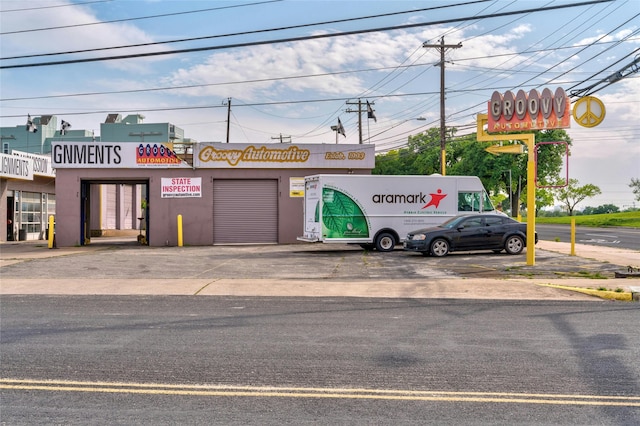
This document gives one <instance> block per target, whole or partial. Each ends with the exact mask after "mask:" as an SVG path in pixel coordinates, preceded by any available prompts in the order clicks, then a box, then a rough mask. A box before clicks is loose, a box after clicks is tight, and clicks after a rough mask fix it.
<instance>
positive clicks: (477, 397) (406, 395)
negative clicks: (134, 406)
mask: <svg viewBox="0 0 640 426" xmlns="http://www.w3.org/2000/svg"><path fill="white" fill-rule="evenodd" d="M0 389H7V390H10V389H12V390H41V391H49V392H95V393H126V394H144V395H181V396H218V397H260V398H267V397H270V398H336V399H378V400H402V401H437V402H476V403H477V402H479V403H512V404H515V403H518V404H547V405H590V406H624V407H640V396H628V397H626V396H615V395H612V396H608V395H574V394H540V393H510V392H448V391H417V390H396V389H360V388H353V389H351V388H345V389H342V388H304V387H300V388H297V387H274V386H231V385H176V384H151V383H120V382H83V381H64V380H58V381H56V380H51V381H48V380H29V379H0Z"/></svg>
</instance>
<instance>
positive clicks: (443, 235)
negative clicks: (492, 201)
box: [404, 214, 538, 257]
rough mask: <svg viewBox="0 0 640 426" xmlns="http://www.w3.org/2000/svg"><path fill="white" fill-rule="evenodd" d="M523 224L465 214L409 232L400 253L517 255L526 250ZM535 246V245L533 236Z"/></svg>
mask: <svg viewBox="0 0 640 426" xmlns="http://www.w3.org/2000/svg"><path fill="white" fill-rule="evenodd" d="M526 241H527V224H526V223H521V222H518V221H517V220H514V219H511V218H510V217H507V216H504V215H498V214H466V215H461V216H456V217H454V218H451V219H449V220H448V221H446V222H444V223H443V224H441V225H439V226H436V227H433V228H425V229H419V230H417V231H413V232H410V233H409V234H408V235H407V238H406V239H405V241H404V249H405V250H408V251H416V252H420V253H422V254H423V255H425V256H428V255H432V256H438V257H441V256H446V255H447V254H448V253H450V252H452V251H461V250H465V251H467V250H493V251H494V252H495V253H500V252H501V251H502V250H505V251H506V252H507V253H509V254H520V253H522V250H523V249H524V248H525V246H526ZM535 242H536V243H537V242H538V234H537V233H536V236H535Z"/></svg>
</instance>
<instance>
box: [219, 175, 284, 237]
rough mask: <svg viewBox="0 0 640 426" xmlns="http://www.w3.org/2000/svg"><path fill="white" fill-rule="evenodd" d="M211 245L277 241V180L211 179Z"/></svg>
mask: <svg viewBox="0 0 640 426" xmlns="http://www.w3.org/2000/svg"><path fill="white" fill-rule="evenodd" d="M213 242H214V244H240V243H277V242H278V181H277V180H242V179H224V180H214V181H213Z"/></svg>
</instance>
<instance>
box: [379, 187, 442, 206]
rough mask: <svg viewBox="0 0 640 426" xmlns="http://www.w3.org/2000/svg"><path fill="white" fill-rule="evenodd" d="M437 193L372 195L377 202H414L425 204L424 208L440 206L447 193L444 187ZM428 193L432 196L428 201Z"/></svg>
mask: <svg viewBox="0 0 640 426" xmlns="http://www.w3.org/2000/svg"><path fill="white" fill-rule="evenodd" d="M436 192H437V193H436V194H424V193H423V192H422V191H420V193H418V194H374V195H373V197H371V201H373V202H374V203H376V204H412V203H420V204H424V207H422V209H426V208H427V207H430V206H433V207H434V208H436V209H437V208H438V206H439V205H440V201H442V199H443V198H444V197H446V196H447V194H443V193H442V189H438V191H436ZM427 195H429V196H431V199H430V200H429V201H428V202H427Z"/></svg>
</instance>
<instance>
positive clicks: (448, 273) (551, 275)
mask: <svg viewBox="0 0 640 426" xmlns="http://www.w3.org/2000/svg"><path fill="white" fill-rule="evenodd" d="M565 249H566V247H564V246H562V243H554V242H541V243H539V245H538V246H537V247H536V264H535V265H533V266H528V265H526V256H524V255H520V256H509V255H506V254H498V255H496V254H492V253H487V252H476V253H463V252H461V253H453V254H451V255H450V256H447V257H444V258H432V257H424V256H421V255H419V254H415V253H408V252H404V251H402V250H401V249H398V250H395V251H394V252H392V253H378V252H375V251H374V252H367V251H363V250H361V249H360V248H359V247H357V246H350V245H329V244H325V245H323V244H291V245H246V246H207V247H146V246H138V245H136V244H135V243H130V242H127V241H119V240H106V239H96V241H95V243H94V241H92V244H91V245H89V246H86V247H68V248H59V249H48V248H47V244H46V241H35V242H31V241H27V242H18V243H3V244H1V245H0V251H1V253H0V267H1V269H0V274H1V276H2V284H1V286H0V294H5V295H7V294H69V295H72V294H111V295H124V294H126V295H132V294H139V295H154V294H157V295H203V296H204V295H229V296H274V297H282V296H289V297H303V296H311V297H408V298H467V299H520V300H541V299H546V300H599V299H597V298H594V297H592V296H588V295H584V294H580V293H575V292H571V291H566V290H562V289H557V288H551V287H547V286H543V285H542V284H560V285H565V286H573V287H582V286H585V287H590V288H599V287H606V288H609V289H621V290H622V291H627V290H628V289H629V286H632V285H634V281H635V280H633V279H630V280H621V279H613V276H614V272H615V271H616V270H620V269H621V266H619V265H618V264H616V263H612V261H616V262H618V263H622V264H626V263H631V264H633V263H634V262H635V264H636V265H639V264H640V252H634V251H629V250H627V251H620V250H612V251H611V253H610V252H609V251H607V250H603V249H602V248H601V247H597V248H596V249H591V248H589V247H587V246H578V247H576V253H577V254H578V256H570V255H569V254H568V252H567V253H565V252H563V250H565ZM609 255H610V256H611V259H609V258H608V256H609ZM620 259H624V262H622V261H620ZM627 261H628V262H627ZM593 278H601V279H593Z"/></svg>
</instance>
